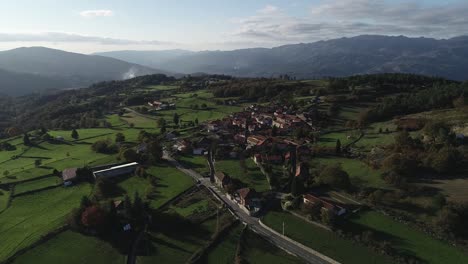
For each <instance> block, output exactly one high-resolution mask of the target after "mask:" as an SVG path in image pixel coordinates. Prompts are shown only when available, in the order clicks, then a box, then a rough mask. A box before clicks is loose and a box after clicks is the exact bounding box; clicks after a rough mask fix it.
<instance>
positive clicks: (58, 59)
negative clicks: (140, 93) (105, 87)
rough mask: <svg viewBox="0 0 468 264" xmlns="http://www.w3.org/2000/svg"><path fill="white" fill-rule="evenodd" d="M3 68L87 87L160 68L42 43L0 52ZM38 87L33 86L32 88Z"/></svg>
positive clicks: (67, 85)
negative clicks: (71, 50) (56, 47)
mask: <svg viewBox="0 0 468 264" xmlns="http://www.w3.org/2000/svg"><path fill="white" fill-rule="evenodd" d="M0 69H3V70H6V71H10V72H17V73H26V74H34V75H37V76H43V77H47V78H53V79H56V80H60V81H61V82H62V83H63V85H61V86H59V87H56V86H53V85H52V88H69V87H84V86H88V85H90V84H92V83H95V82H98V81H105V80H122V79H128V78H132V77H135V76H141V75H146V74H153V73H160V72H161V71H158V70H155V69H152V68H149V67H144V66H141V65H137V64H132V63H128V62H125V61H121V60H117V59H113V58H108V57H102V56H90V55H83V54H78V53H71V52H65V51H61V50H55V49H49V48H42V47H31V48H18V49H13V50H8V51H2V52H0ZM21 88H22V87H21V86H14V85H10V86H9V87H8V89H10V90H16V89H21ZM36 88H37V87H36V86H31V90H34V89H36ZM20 93H25V92H23V91H21V92H20Z"/></svg>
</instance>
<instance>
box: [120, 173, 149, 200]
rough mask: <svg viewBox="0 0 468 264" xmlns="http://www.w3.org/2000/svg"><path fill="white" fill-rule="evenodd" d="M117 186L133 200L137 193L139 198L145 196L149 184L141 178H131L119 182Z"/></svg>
mask: <svg viewBox="0 0 468 264" xmlns="http://www.w3.org/2000/svg"><path fill="white" fill-rule="evenodd" d="M118 186H119V187H120V188H122V189H123V190H124V191H125V193H126V194H127V195H128V196H129V197H131V198H133V197H134V195H135V193H137V192H138V194H139V195H140V197H141V196H143V195H145V194H146V192H147V191H148V189H149V188H150V187H151V184H150V183H149V181H148V180H146V179H144V178H142V177H138V176H131V177H128V178H126V179H124V180H123V181H121V182H119V183H118Z"/></svg>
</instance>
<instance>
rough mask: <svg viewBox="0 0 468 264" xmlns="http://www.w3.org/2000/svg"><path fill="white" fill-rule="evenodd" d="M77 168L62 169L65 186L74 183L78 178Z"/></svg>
mask: <svg viewBox="0 0 468 264" xmlns="http://www.w3.org/2000/svg"><path fill="white" fill-rule="evenodd" d="M76 170H77V168H70V169H64V170H63V171H62V180H63V183H64V185H65V186H68V185H70V184H72V182H73V181H75V180H76Z"/></svg>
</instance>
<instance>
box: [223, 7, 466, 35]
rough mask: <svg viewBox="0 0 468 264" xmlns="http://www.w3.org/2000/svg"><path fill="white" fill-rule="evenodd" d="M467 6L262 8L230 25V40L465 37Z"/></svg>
mask: <svg viewBox="0 0 468 264" xmlns="http://www.w3.org/2000/svg"><path fill="white" fill-rule="evenodd" d="M466 14H468V3H466V2H465V3H452V4H440V5H437V6H427V5H422V4H419V3H418V2H416V1H414V0H411V1H405V2H401V3H394V2H393V3H392V2H390V1H384V0H328V1H325V2H322V3H321V4H318V5H315V6H313V7H311V8H310V12H309V13H308V15H307V16H305V17H294V16H291V15H289V14H287V13H285V12H284V11H283V10H281V9H279V8H277V7H274V6H267V7H265V8H263V9H261V10H259V11H257V13H256V14H255V15H253V16H250V17H245V18H240V19H237V20H236V21H234V23H236V24H237V29H236V30H235V31H234V32H232V36H234V38H235V39H238V40H244V41H263V42H265V41H267V42H270V43H276V44H283V43H295V42H312V41H317V40H323V39H330V38H337V37H349V36H356V35H362V34H381V35H407V36H426V37H435V38H449V37H453V36H458V35H466V34H467V33H468V16H466Z"/></svg>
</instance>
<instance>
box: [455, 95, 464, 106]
mask: <svg viewBox="0 0 468 264" xmlns="http://www.w3.org/2000/svg"><path fill="white" fill-rule="evenodd" d="M453 106H454V107H455V108H459V109H463V108H464V107H465V106H466V101H465V96H464V95H463V94H462V95H461V96H460V97H458V98H457V99H455V100H453Z"/></svg>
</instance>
